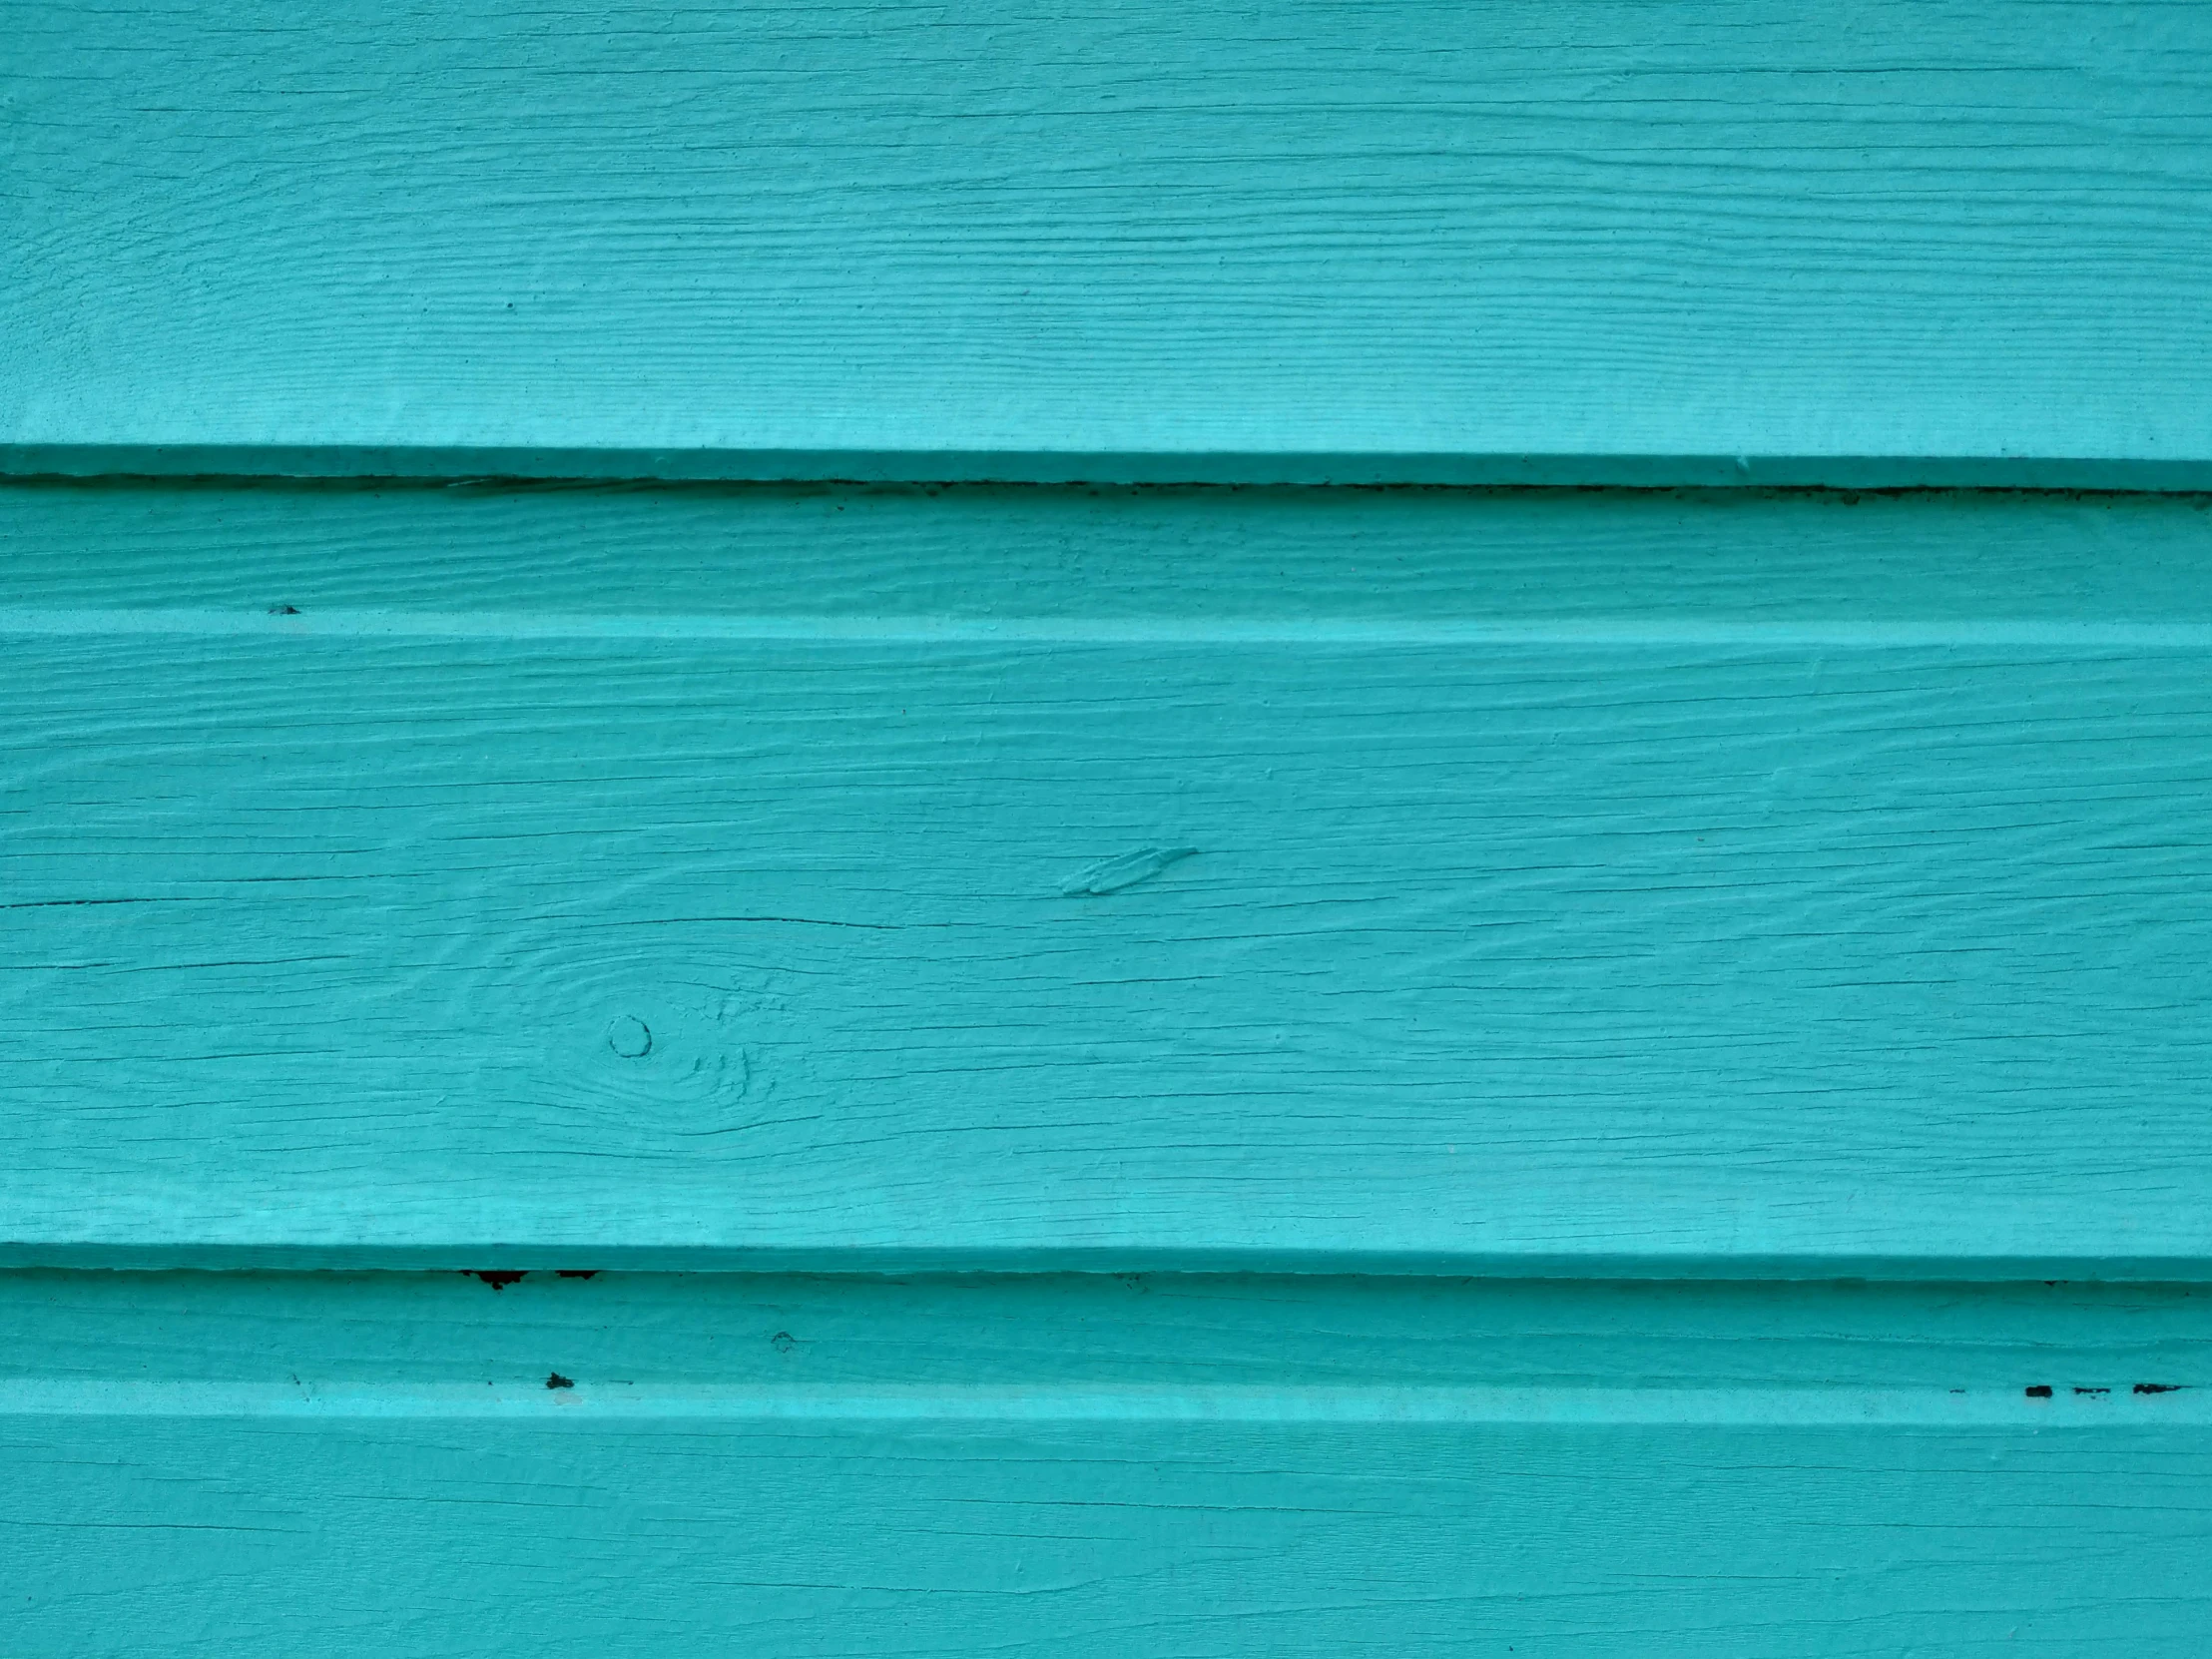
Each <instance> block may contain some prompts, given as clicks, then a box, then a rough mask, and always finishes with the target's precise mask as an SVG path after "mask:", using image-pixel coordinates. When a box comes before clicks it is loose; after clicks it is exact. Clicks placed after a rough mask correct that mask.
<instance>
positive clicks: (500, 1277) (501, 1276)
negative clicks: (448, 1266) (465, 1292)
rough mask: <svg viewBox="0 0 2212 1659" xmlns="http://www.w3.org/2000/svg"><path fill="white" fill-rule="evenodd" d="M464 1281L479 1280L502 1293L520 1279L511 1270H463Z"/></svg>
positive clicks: (516, 1273) (517, 1274) (518, 1274)
mask: <svg viewBox="0 0 2212 1659" xmlns="http://www.w3.org/2000/svg"><path fill="white" fill-rule="evenodd" d="M461 1276H462V1277H463V1278H464V1279H481V1280H482V1281H483V1282H484V1283H485V1284H487V1285H489V1286H490V1287H491V1288H492V1289H493V1290H495V1291H503V1290H505V1289H506V1288H507V1287H508V1286H509V1285H512V1284H514V1283H515V1281H517V1280H518V1279H520V1278H521V1277H522V1275H521V1274H520V1273H518V1272H516V1271H515V1270H514V1269H512V1268H463V1269H461Z"/></svg>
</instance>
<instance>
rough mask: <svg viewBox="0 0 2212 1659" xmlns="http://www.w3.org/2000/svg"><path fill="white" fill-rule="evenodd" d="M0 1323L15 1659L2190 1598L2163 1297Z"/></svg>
mask: <svg viewBox="0 0 2212 1659" xmlns="http://www.w3.org/2000/svg"><path fill="white" fill-rule="evenodd" d="M0 1306H4V1307H5V1309H6V1313H7V1318H6V1321H5V1329H6V1330H7V1331H8V1332H9V1339H8V1341H7V1342H6V1343H5V1344H0V1357H4V1359H5V1361H6V1364H7V1370H8V1374H9V1375H7V1376H6V1377H4V1378H0V1469H4V1471H5V1475H6V1478H5V1480H4V1481H0V1535H5V1536H6V1538H7V1540H8V1558H9V1563H10V1573H9V1579H8V1582H9V1595H10V1598H11V1601H12V1603H13V1605H12V1608H11V1611H10V1614H9V1618H8V1624H9V1628H10V1632H11V1639H10V1645H11V1650H12V1651H16V1652H21V1653H23V1654H26V1655H37V1656H42V1659H43V1656H45V1655H59V1654H71V1655H96V1654H97V1655H105V1654H118V1655H120V1654H124V1653H129V1654H132V1655H133V1656H134V1659H135V1656H137V1655H141V1654H149V1653H151V1654H156V1655H177V1656H183V1655H188V1654H189V1655H198V1654H204V1653H209V1652H214V1651H235V1650H237V1649H239V1648H251V1649H252V1650H253V1651H255V1652H258V1653H275V1654H289V1653H299V1654H306V1653H326V1652H328V1651H329V1650H330V1647H331V1645H332V1644H333V1643H342V1642H345V1641H348V1640H357V1641H359V1642H361V1643H364V1644H373V1645H374V1646H375V1648H376V1649H377V1651H378V1652H380V1653H386V1654H391V1655H394V1656H397V1659H412V1656H423V1659H428V1656H431V1655H445V1654H451V1653H456V1652H485V1651H502V1652H503V1651H510V1650H513V1651H529V1652H533V1653H544V1654H550V1655H568V1654H575V1655H584V1654H591V1655H595V1656H596V1655H606V1654H645V1653H657V1652H662V1651H666V1648H667V1646H668V1644H669V1643H670V1642H671V1641H676V1642H679V1643H683V1644H687V1645H689V1644H696V1643H698V1642H700V1641H702V1640H709V1641H713V1640H720V1641H725V1642H730V1643H737V1644H744V1645H748V1646H752V1645H761V1644H767V1643H774V1644H775V1645H776V1646H777V1647H778V1648H780V1649H785V1650H789V1651H793V1652H798V1653H804V1654H826V1655H827V1654H861V1653H868V1654H874V1653H881V1652H885V1651H895V1652H900V1653H915V1654H928V1653H947V1654H949V1653H962V1654H966V1653H974V1652H978V1651H986V1650H989V1651H1011V1652H1032V1651H1033V1652H1038V1653H1043V1652H1051V1653H1054V1654H1061V1653H1079V1654H1088V1653H1099V1654H1105V1653H1116V1654H1118V1653H1124V1652H1127V1651H1129V1650H1130V1648H1131V1647H1132V1646H1139V1647H1142V1648H1143V1649H1144V1650H1145V1651H1147V1652H1157V1653H1190V1654H1202V1653H1203V1654H1247V1653H1254V1654H1257V1653H1323V1652H1330V1653H1335V1652H1343V1651H1346V1650H1347V1649H1356V1650H1359V1651H1370V1650H1374V1649H1377V1648H1382V1647H1387V1648H1390V1649H1392V1650H1399V1651H1406V1652H1411V1653H1419V1654H1429V1653H1436V1654H1442V1653H1453V1654H1459V1653H1468V1652H1475V1653H1488V1652H1493V1651H1494V1652H1498V1653H1508V1652H1509V1653H1514V1654H1520V1653H1533V1654H1553V1655H1564V1654H1573V1655H1578V1656H1588V1655H1601V1656H1611V1655H1622V1656H1627V1655H1637V1656H1639V1659H1641V1656H1648V1655H1652V1654H1682V1655H1690V1654H1697V1655H1708V1654H1725V1655H1730V1656H1741V1659H1753V1656H1769V1655H1771V1656H1775V1659H1781V1656H1784V1655H1788V1656H1792V1659H1798V1656H1803V1655H1819V1656H1836V1659H1843V1656H1846V1655H1853V1656H1856V1655H1862V1654H1866V1653H1870V1652H1902V1651H1914V1650H1918V1649H1924V1648H1925V1649H1929V1650H1933V1651H1940V1652H1944V1653H1970V1652H1976V1651H1981V1650H1983V1649H1986V1650H1988V1651H1990V1652H2021V1651H2034V1650H2035V1649H2036V1648H2038V1647H2040V1648H2041V1649H2043V1650H2044V1651H2049V1652H2063V1653H2067V1654H2104V1653H2110V1654H2113V1655H2120V1654H2126V1655H2128V1656H2130V1659H2139V1656H2142V1655H2173V1656H2177V1659H2178V1656H2181V1655H2188V1654H2193V1653H2194V1652H2195V1651H2196V1650H2197V1647H2198V1645H2199V1643H2200V1640H2201V1633H2202V1629H2203V1618H2204V1608H2205V1603H2206V1600H2207V1595H2208V1591H2212V1582H2208V1580H2207V1573H2206V1565H2205V1563H2206V1561H2207V1559H2208V1558H2212V1557H2208V1555H2207V1551H2206V1548H2205V1545H2206V1540H2207V1532H2208V1520H2212V1509H2208V1505H2207V1501H2206V1496H2205V1493H2206V1490H2207V1480H2206V1477H2207V1474H2208V1473H2212V1467H2208V1462H2207V1454H2208V1450H2212V1444H2208V1441H2207V1433H2206V1431H2207V1426H2208V1424H2207V1419H2206V1416H2205V1411H2204V1408H2203V1400H2204V1397H2205V1396H2204V1395H2203V1394H2202V1393H2201V1392H2200V1391H2199V1390H2198V1389H2197V1388H2195V1387H2191V1386H2187V1385H2185V1384H2182V1380H2183V1379H2184V1377H2186V1378H2192V1379H2202V1378H2204V1377H2205V1375H2206V1366H2205V1358H2206V1354H2207V1330H2206V1324H2205V1317H2204V1315H2205V1306H2206V1304H2205V1302H2204V1299H2203V1297H2202V1296H2201V1294H2200V1293H2197V1292H2193V1291H2190V1290H2187V1289H2178V1288H2152V1287H2144V1288H2137V1289H2131V1290H2129V1291H2127V1292H2125V1293H2118V1294H2115V1293H2113V1292H2111V1291H2105V1292H2101V1293H2100V1292H2098V1291H2096V1290H2095V1289H2094V1288H2086V1289H2085V1288H2079V1287H2055V1288H2049V1289H2045V1288H2042V1287H2029V1288H2019V1287H1988V1288H1982V1289H1979V1290H1968V1289H1963V1288H1959V1287H1929V1288H1922V1289H1913V1290H1906V1289H1905V1288H1892V1289H1889V1290H1883V1289H1880V1288H1869V1287H1860V1288H1857V1289H1856V1290H1854V1289H1851V1288H1846V1287H1818V1286H1815V1287H1797V1288H1793V1289H1787V1290H1786V1289H1781V1288H1774V1287H1755V1286H1714V1287H1706V1288H1704V1289H1703V1290H1702V1291H1699V1290H1691V1289H1688V1288H1685V1287H1678V1286H1644V1287H1630V1286H1581V1287H1560V1286H1533V1285H1491V1286H1479V1285H1476V1286H1467V1285H1458V1286H1454V1285H1440V1284H1428V1285H1410V1284H1407V1285H1398V1286H1389V1285H1375V1284H1372V1283H1371V1284H1360V1283H1357V1282H1341V1281H1340V1282H1328V1281H1309V1282H1303V1283H1301V1282H1282V1281H1273V1282H1271V1281H1266V1280H1258V1281H1255V1280H1250V1279H1245V1280H1232V1281H1219V1280H1216V1281H1207V1280H1198V1281H1179V1280H1176V1279H1173V1278H1168V1279H1154V1280H1145V1279H1137V1280H1132V1281H1127V1282H1119V1281H1112V1280H1095V1281H1066V1280H1062V1281H1051V1280H1042V1281H1038V1280H1030V1281H1012V1282H993V1281H988V1280H984V1281H967V1282H958V1281H954V1282H935V1283H931V1282H928V1281H921V1282H916V1283H912V1284H895V1283H884V1282H879V1283H873V1284H870V1283H867V1282H864V1281H861V1282H853V1281H847V1282H836V1281H820V1280H817V1281H775V1280H765V1281H747V1280H742V1279H741V1280H723V1281H717V1280H712V1279H709V1280H699V1279H691V1280H652V1279H643V1280H626V1279H625V1278H623V1277H622V1276H601V1277H599V1278H597V1279H594V1280H590V1281H580V1280H574V1279H569V1280H560V1279H555V1278H552V1277H551V1276H545V1277H542V1278H541V1277H536V1276H533V1277H532V1278H531V1279H530V1280H527V1281H524V1282H520V1283H514V1284H509V1285H507V1286H506V1287H505V1288H504V1289H500V1290H496V1291H495V1290H493V1289H491V1288H490V1287H488V1286H487V1285H485V1284H483V1283H480V1282H478V1281H476V1280H473V1279H463V1278H460V1277H459V1276H453V1275H441V1276H434V1277H423V1276H396V1275H395V1276H381V1277H370V1278H366V1279H359V1278H343V1277H331V1276H312V1277H309V1278H306V1279H283V1278H263V1277H260V1276H207V1275H183V1276H168V1277H160V1278H153V1279H147V1278H142V1277H140V1276H135V1275H107V1274H100V1275H35V1276H9V1277H7V1278H0ZM27 1356H28V1357H29V1363H27V1361H26V1357H27ZM2146 1365H2156V1366H2158V1367H2160V1368H2162V1369H2161V1370H2159V1371H2158V1372H2157V1373H2156V1376H2157V1377H2158V1378H2159V1379H2161V1381H2160V1382H2159V1383H2156V1384H2155V1386H2156V1387H2157V1388H2158V1389H2159V1390H2160V1391H2156V1392H2139V1391H2137V1390H2136V1388H2135V1386H2134V1384H2133V1382H2132V1381H2131V1380H2132V1379H2136V1377H2137V1374H2138V1373H2139V1372H2141V1371H2142V1369H2143V1368H2144V1367H2145V1366H2146ZM565 1368H573V1372H571V1371H570V1370H569V1369H565ZM1593 1370H1594V1371H1597V1372H1598V1373H1600V1374H1602V1376H1603V1378H1604V1381H1602V1382H1601V1383H1598V1384H1597V1385H1594V1386H1592V1385H1589V1383H1588V1376H1589V1374H1590V1372H1592V1371H1593ZM556 1378H557V1379H561V1380H563V1381H564V1383H565V1385H560V1384H557V1385H555V1386H551V1387H549V1386H547V1382H548V1380H551V1379H556ZM2022 1378H2028V1379H2039V1380H2045V1381H2046V1382H2049V1383H2055V1385H2054V1386H2053V1387H2052V1392H2051V1393H2050V1395H2049V1396H2048V1397H2042V1396H2040V1395H2036V1394H2030V1393H2029V1392H2027V1389H2028V1388H2031V1387H2037V1386H2042V1385H2044V1383H2038V1382H2029V1383H2021V1382H2020V1381H2019V1380H2020V1379H2022ZM2069 1378H2079V1379H2081V1380H2082V1382H2081V1383H2080V1384H2079V1387H2080V1388H2081V1389H2082V1390H2084V1391H2076V1385H2075V1384H2073V1383H2068V1382H2067V1381H2066V1380H2067V1379H2069ZM2177 1384H2180V1385H2177ZM2087 1390H2099V1391H2087ZM2103 1390H2108V1391H2103Z"/></svg>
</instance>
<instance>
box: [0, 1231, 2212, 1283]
mask: <svg viewBox="0 0 2212 1659" xmlns="http://www.w3.org/2000/svg"><path fill="white" fill-rule="evenodd" d="M15 1269H60V1270H70V1271H76V1270H87V1269H90V1270H115V1271H128V1272H174V1271H179V1270H183V1271H207V1272H293V1273H296V1272H309V1273H316V1272H460V1273H491V1272H495V1273H526V1272H545V1271H556V1272H559V1271H566V1272H570V1273H575V1272H617V1273H621V1272H628V1273H742V1274H801V1275H838V1276H855V1275H856V1276H865V1277H882V1278H897V1277H901V1276H904V1275H909V1274H931V1275H942V1274H975V1275H1035V1274H1121V1275H1126V1274H1136V1273H1143V1274H1244V1275H1269V1276H1306V1275H1314V1276H1329V1277H1341V1278H1363V1277H1388V1278H1431V1279H1443V1278H1449V1279H1509V1280H1566V1281H1572V1280H1676V1281H1682V1280H1690V1281H1741V1282H1758V1283H1770V1282H1775V1281H1801V1282H1825V1283H1834V1282H1837V1281H1855V1280H1869V1281H1891V1282H1908V1283H1939V1284H2003V1283H2013V1284H2017V1283H2021V1282H2025V1281H2030V1280H2040V1281H2043V1282H2045V1283H2049V1284H2058V1283H2074V1284H2082V1283H2087V1284H2165V1285H2188V1284H2212V1255H2205V1254H2172V1255H2130V1256H2121V1255H2113V1256H2081V1255H2073V1256H2068V1255H2053V1256H2035V1257H2029V1256H1996V1255H1992V1256H1960V1255H1956V1254H1929V1255H1903V1254H1890V1255H1873V1254H1854V1253H1850V1252H1838V1253H1835V1254H1832V1255H1830V1254H1822V1255H1812V1254H1796V1255H1749V1254H1747V1255H1722V1254H1713V1253H1681V1254H1670V1253H1663V1252H1650V1253H1640V1252H1623V1251H1592V1252H1588V1253H1586V1254H1578V1253H1569V1252H1539V1251H1529V1252H1502V1251H1500V1252H1410V1251H1403V1252H1400V1251H1372V1252H1371V1251H1348V1250H1311V1251H1302V1250H1279V1249H1264V1248H1251V1249H1243V1248H1214V1249H1202V1248H1181V1249H1178V1248H1143V1247H1128V1248H1123V1247H1116V1246H1036V1247H1028V1246H1005V1247H998V1248H975V1247H930V1246H910V1247H909V1246H877V1245H855V1246H844V1247H820V1246H744V1245H712V1244H702V1245H685V1244H623V1245H614V1244H607V1243H603V1242H600V1243H595V1242H592V1241H589V1240H578V1241H576V1242H573V1243H567V1244H562V1243H543V1242H539V1243H528V1244H508V1243H499V1242H493V1241H485V1242H476V1243H472V1242H469V1241H465V1240H461V1241H453V1242H444V1243H435V1244H395V1243H381V1242H362V1243H356V1244H344V1243H327V1242H324V1243H309V1242H299V1243H227V1242H222V1241H198V1240H191V1239H177V1240H172V1241H146V1242H132V1243H125V1242H118V1241H112V1240H101V1241H93V1240H66V1239H62V1240H20V1239H19V1240H5V1241H0V1271H7V1270H15Z"/></svg>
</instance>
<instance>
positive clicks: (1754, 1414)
mask: <svg viewBox="0 0 2212 1659" xmlns="http://www.w3.org/2000/svg"><path fill="white" fill-rule="evenodd" d="M53 1416H102V1417H221V1418H239V1417H271V1418H293V1419H298V1418H305V1419H310V1420H313V1419H328V1418H345V1419H375V1418H484V1417H491V1418H501V1419H520V1420H522V1421H525V1422H575V1421H579V1420H583V1421H603V1422H604V1421H615V1422H620V1421H637V1420H641V1419H642V1420H649V1421H650V1420H656V1419H660V1420H667V1419H678V1420H713V1421H732V1420H743V1421H754V1422H799V1423H810V1422H821V1423H836V1422H856V1423H899V1422H919V1423H937V1422H973V1423H999V1422H1007V1423H1013V1422H1231V1423H1269V1424H1277V1425H1280V1424H1284V1423H1315V1424H1330V1423H1344V1424H1362V1423H1375V1424H1417V1423H1434V1424H1447V1425H1448V1424H1453V1423H1467V1424H1480V1423H1513V1424H1532V1425H1543V1424H1558V1425H1580V1424H1588V1425H1592V1426H1603V1425H1609V1424H1619V1425H1623V1426H1633V1425H1639V1424H1650V1425H1666V1426H1691V1425H1697V1424H1715V1425H1728V1424H1740V1425H1745V1426H1757V1427H1762V1428H1765V1427H1785V1426H1815V1427H1847V1426H1848V1427H1867V1426H1875V1427H1881V1426H1893V1425H1895V1426H1910V1425H1923V1424H1925V1425H1928V1426H1932V1427H1950V1426H1959V1427H2004V1428H2016V1429H2035V1430H2042V1429H2050V1428H2106V1427H2153V1426H2155V1427H2161V1428H2163V1427H2170V1426H2177V1425H2183V1424H2187V1425H2191V1426H2201V1425H2204V1424H2207V1423H2212V1392H2205V1391H2200V1390H2194V1389H2187V1388H2176V1389H2171V1390H2166V1391H2160V1392H2155V1393H2137V1392H2135V1391H2133V1390H2132V1389H2129V1388H2125V1387H2114V1388H2111V1389H2106V1390H2093V1391H2082V1390H2075V1389H2072V1388H2067V1389H2063V1390H2058V1389H2053V1390H2051V1391H2050V1392H2049V1393H2048V1394H2047V1395H2042V1394H2029V1393H2027V1392H2026V1391H2025V1389H2011V1388H2007V1389H2001V1390H2000V1389H1993V1388H1974V1389H1941V1388H1807V1387H1783V1388H1764V1387H1735V1388H1667V1387H1654V1388H1604V1387H1596V1388H1593V1387H1556V1388H1555V1387H1504V1388H1485V1387H1420V1386H1412V1387H1358V1386H1352V1387H1327V1386H1322V1387H1313V1386H1304V1387H1300V1386H1294V1387H1268V1386H1258V1385H1251V1384H1245V1385H1228V1386H1211V1387H1207V1386H1197V1387H1184V1386H1172V1385H1170V1386H1157V1385H1147V1384H1141V1383H1128V1384H1120V1385H1105V1386H1101V1385H1097V1384H1090V1385H1073V1386H1071V1385H1068V1384H1063V1383H1022V1384H1019V1385H1013V1386H996V1385H987V1384H986V1385H968V1384H958V1383H954V1384H944V1383H929V1384H904V1385H900V1384H892V1385H881V1384H878V1385H874V1386H859V1387H854V1386H836V1385H832V1386H809V1385H805V1384H757V1385H750V1386H746V1385H736V1386H733V1385H716V1384H707V1385H700V1384H691V1385H686V1384H671V1383H642V1384H641V1383H592V1382H590V1381H588V1380H564V1381H563V1382H562V1383H559V1384H556V1385H553V1386H548V1385H546V1384H544V1383H536V1384H524V1385H521V1386H517V1385H515V1384H513V1383H505V1384H500V1383H482V1384H476V1383H406V1384H379V1383H354V1384H335V1385H333V1384H287V1383H229V1382H211V1383H195V1382H140V1381H135V1380H133V1381H108V1380H105V1379H102V1380H90V1381H88V1380H83V1379H75V1378H70V1379H46V1378H29V1379H14V1380H8V1381H0V1417H53Z"/></svg>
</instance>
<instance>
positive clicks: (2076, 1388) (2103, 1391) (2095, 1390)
mask: <svg viewBox="0 0 2212 1659" xmlns="http://www.w3.org/2000/svg"><path fill="white" fill-rule="evenodd" d="M2111 1391H2112V1390H2111V1389H2110V1388H2084V1387H2083V1386H2082V1385H2081V1384H2080V1383H2075V1384H2074V1392H2075V1393H2077V1394H2108V1393H2110V1392H2111Z"/></svg>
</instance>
